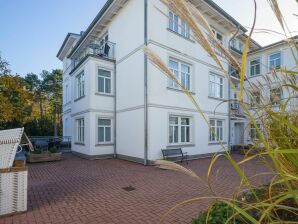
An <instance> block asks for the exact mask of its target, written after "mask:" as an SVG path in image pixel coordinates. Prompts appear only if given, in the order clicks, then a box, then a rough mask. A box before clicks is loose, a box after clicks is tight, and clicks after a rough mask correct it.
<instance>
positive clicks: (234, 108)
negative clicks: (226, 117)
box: [230, 100, 245, 118]
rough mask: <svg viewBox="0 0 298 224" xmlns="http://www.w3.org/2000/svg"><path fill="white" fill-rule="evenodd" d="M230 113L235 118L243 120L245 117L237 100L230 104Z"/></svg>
mask: <svg viewBox="0 0 298 224" xmlns="http://www.w3.org/2000/svg"><path fill="white" fill-rule="evenodd" d="M230 112H231V115H232V116H234V117H242V118H244V117H245V114H244V111H243V109H242V108H241V105H240V103H239V101H237V100H235V101H231V102H230Z"/></svg>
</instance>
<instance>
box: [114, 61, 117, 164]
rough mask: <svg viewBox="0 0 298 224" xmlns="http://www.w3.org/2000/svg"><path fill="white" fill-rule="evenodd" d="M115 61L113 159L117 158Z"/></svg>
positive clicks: (115, 67)
mask: <svg viewBox="0 0 298 224" xmlns="http://www.w3.org/2000/svg"><path fill="white" fill-rule="evenodd" d="M116 69H117V66H116V62H114V94H115V97H114V159H116V158H117V89H116Z"/></svg>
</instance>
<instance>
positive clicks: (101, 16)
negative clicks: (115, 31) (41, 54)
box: [68, 0, 128, 58]
mask: <svg viewBox="0 0 298 224" xmlns="http://www.w3.org/2000/svg"><path fill="white" fill-rule="evenodd" d="M127 1H128V0H108V1H107V2H106V4H105V5H104V6H103V8H102V9H101V10H100V11H99V13H98V14H97V16H96V17H95V18H94V20H93V21H92V23H91V24H90V25H89V27H88V28H87V30H86V31H85V33H84V34H83V36H82V38H81V39H80V40H79V41H78V42H77V44H76V45H75V47H74V48H73V50H72V51H71V52H70V53H69V55H68V57H70V58H74V57H76V56H78V55H80V54H81V53H82V52H83V51H84V49H85V47H86V46H87V45H88V44H90V43H91V42H92V41H93V40H95V39H97V38H98V36H99V35H100V33H102V31H103V29H105V27H107V26H108V24H109V23H110V22H111V21H112V19H113V17H114V16H115V15H117V13H118V12H119V10H121V9H122V8H123V6H124V4H125V3H126V2H127Z"/></svg>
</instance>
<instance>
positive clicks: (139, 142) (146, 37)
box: [57, 0, 258, 164]
mask: <svg viewBox="0 0 298 224" xmlns="http://www.w3.org/2000/svg"><path fill="white" fill-rule="evenodd" d="M193 2H194V3H200V4H197V5H198V7H199V8H201V9H203V10H204V11H205V12H207V14H208V15H207V14H206V17H207V19H208V21H209V23H210V25H211V26H212V28H213V29H214V30H215V32H216V34H218V35H219V38H221V41H222V42H223V45H224V46H225V47H227V48H228V47H229V42H230V39H231V37H232V36H233V34H234V33H235V32H236V31H237V29H238V28H237V27H238V26H239V25H240V24H237V22H235V21H234V20H233V19H232V18H230V17H228V16H227V15H226V14H225V13H223V12H222V11H219V10H218V8H216V6H214V5H212V4H211V5H210V3H207V2H205V1H202V0H194V1H193ZM157 8H158V9H159V10H161V11H162V12H164V13H165V14H167V15H168V14H169V10H168V9H167V8H166V7H165V6H164V5H163V4H162V3H161V2H160V1H159V0H118V1H112V0H109V1H108V2H107V3H106V5H105V6H104V8H103V10H101V11H100V12H99V14H98V16H97V17H96V18H95V20H94V21H93V22H92V24H91V25H90V26H89V28H88V29H87V30H86V32H85V33H84V34H82V35H68V37H67V38H66V40H65V42H64V43H63V45H62V47H61V49H60V51H59V53H58V55H57V56H58V57H59V59H61V60H63V64H64V79H63V81H64V84H63V90H64V106H63V124H64V129H63V132H64V135H65V136H71V137H72V151H73V152H77V153H79V154H80V155H83V156H86V157H89V158H110V157H118V158H123V159H128V160H133V161H136V162H142V163H143V162H144V163H145V164H148V163H149V162H151V161H154V160H156V159H160V158H161V157H162V154H161V149H164V148H177V147H179V148H182V149H183V151H184V152H187V153H188V155H189V156H190V157H191V158H195V157H199V156H204V155H206V154H211V153H215V152H218V151H221V150H222V148H221V146H220V144H219V143H218V142H217V141H216V140H215V139H214V136H212V135H211V134H210V131H209V128H208V125H207V124H206V122H205V121H204V119H203V118H202V117H201V116H200V115H199V114H198V113H197V111H196V110H195V108H194V106H193V105H192V103H191V102H190V100H189V99H188V98H187V96H186V95H185V94H184V93H183V92H182V91H181V90H179V89H177V88H175V84H173V83H172V82H171V80H169V79H168V78H167V77H166V76H164V75H163V74H162V73H161V72H160V71H159V70H158V69H157V68H156V67H155V66H154V65H152V64H151V63H150V62H149V61H148V60H146V57H145V56H144V52H143V47H144V46H145V45H148V46H149V48H150V49H152V50H154V51H155V52H156V53H157V54H158V55H159V56H160V57H161V58H162V59H163V60H164V62H166V63H167V64H169V67H170V68H171V69H173V70H175V72H177V74H179V76H180V77H181V81H182V82H184V83H185V85H187V86H189V89H190V91H191V92H192V93H193V96H194V97H195V99H196V100H197V101H198V102H199V104H200V106H201V108H202V110H203V113H204V115H205V117H206V118H207V119H208V120H209V121H210V122H211V124H212V126H213V128H214V129H215V130H216V131H218V135H219V136H220V138H221V140H222V142H224V144H225V145H227V146H228V145H229V144H228V143H232V144H236V143H239V144H240V142H239V141H238V142H237V140H238V139H240V136H236V137H235V135H233V134H231V132H234V131H235V130H234V128H238V126H241V123H244V120H245V118H240V119H238V118H237V119H233V120H232V119H231V114H230V105H229V103H227V102H229V99H230V97H231V96H232V95H233V93H232V92H231V91H229V85H228V81H227V80H226V79H225V78H224V76H223V74H222V72H221V70H220V69H219V68H218V67H217V65H216V64H215V62H214V61H213V60H212V58H211V57H209V56H208V54H207V53H206V52H205V51H204V50H203V48H202V47H201V46H199V45H198V44H197V43H196V42H195V41H193V40H192V38H191V35H189V33H188V30H187V26H185V24H184V29H183V30H181V28H177V30H176V31H178V33H177V32H175V29H176V27H174V25H173V24H171V23H170V21H169V19H168V18H167V17H166V16H165V15H163V14H162V13H161V12H160V11H159V10H157ZM206 9H207V10H206ZM169 15H171V14H169ZM171 16H173V15H171ZM173 18H174V17H173ZM179 23H180V24H181V25H182V24H183V23H182V22H181V21H179ZM173 30H174V31H173ZM243 32H245V29H244V28H242V30H240V34H239V35H240V36H241V35H242V34H243ZM244 41H245V38H244ZM241 43H243V37H242V38H237V43H233V44H234V45H235V46H236V45H237V49H238V50H239V51H241V48H242V44H241ZM90 44H91V45H90ZM92 44H93V45H92ZM94 44H95V45H94ZM107 45H108V46H109V47H108V49H106V48H105V47H106V46H107ZM98 46H100V47H101V48H100V50H98V49H97V47H98ZM90 47H91V48H93V49H91V50H90V49H89V50H88V51H87V50H86V49H88V48H90ZM257 47H258V46H257V44H255V45H254V46H252V48H253V49H254V48H257ZM106 50H107V51H106ZM86 52H87V53H86ZM95 52H96V53H95ZM98 52H99V53H98ZM102 52H104V53H102ZM95 54H96V56H94V55H95ZM222 60H223V62H224V63H223V64H225V65H226V69H227V71H228V69H229V67H228V65H227V63H225V61H224V59H222ZM74 63H75V64H74ZM235 82H237V79H235ZM229 93H230V96H229ZM245 122H246V121H245ZM235 123H237V124H236V125H235ZM238 123H239V124H238ZM236 126H237V127H236ZM235 133H238V134H239V132H237V131H235ZM232 135H233V136H232ZM231 136H232V137H231ZM229 141H230V142H229Z"/></svg>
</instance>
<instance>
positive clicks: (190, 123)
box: [168, 114, 192, 145]
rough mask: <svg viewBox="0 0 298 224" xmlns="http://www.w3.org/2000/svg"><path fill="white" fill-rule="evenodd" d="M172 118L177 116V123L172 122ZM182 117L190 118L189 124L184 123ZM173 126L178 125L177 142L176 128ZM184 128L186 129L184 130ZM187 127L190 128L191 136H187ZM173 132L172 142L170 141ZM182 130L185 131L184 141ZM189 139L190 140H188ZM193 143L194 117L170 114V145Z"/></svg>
mask: <svg viewBox="0 0 298 224" xmlns="http://www.w3.org/2000/svg"><path fill="white" fill-rule="evenodd" d="M171 118H176V119H177V120H178V123H177V124H171V122H170V119H171ZM182 119H188V124H182ZM171 127H176V128H177V129H178V130H177V132H178V133H177V135H178V139H177V142H176V141H175V137H174V136H175V130H174V129H172V130H171ZM183 129H184V131H182V130H183ZM187 129H188V130H189V136H188V137H187ZM171 132H172V136H173V140H172V142H171V141H170V134H171ZM182 132H184V135H185V137H184V139H185V140H184V141H182V134H183V133H182ZM187 139H189V141H187ZM191 143H192V117H190V116H184V115H174V114H170V115H169V117H168V144H169V145H189V144H191Z"/></svg>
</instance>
